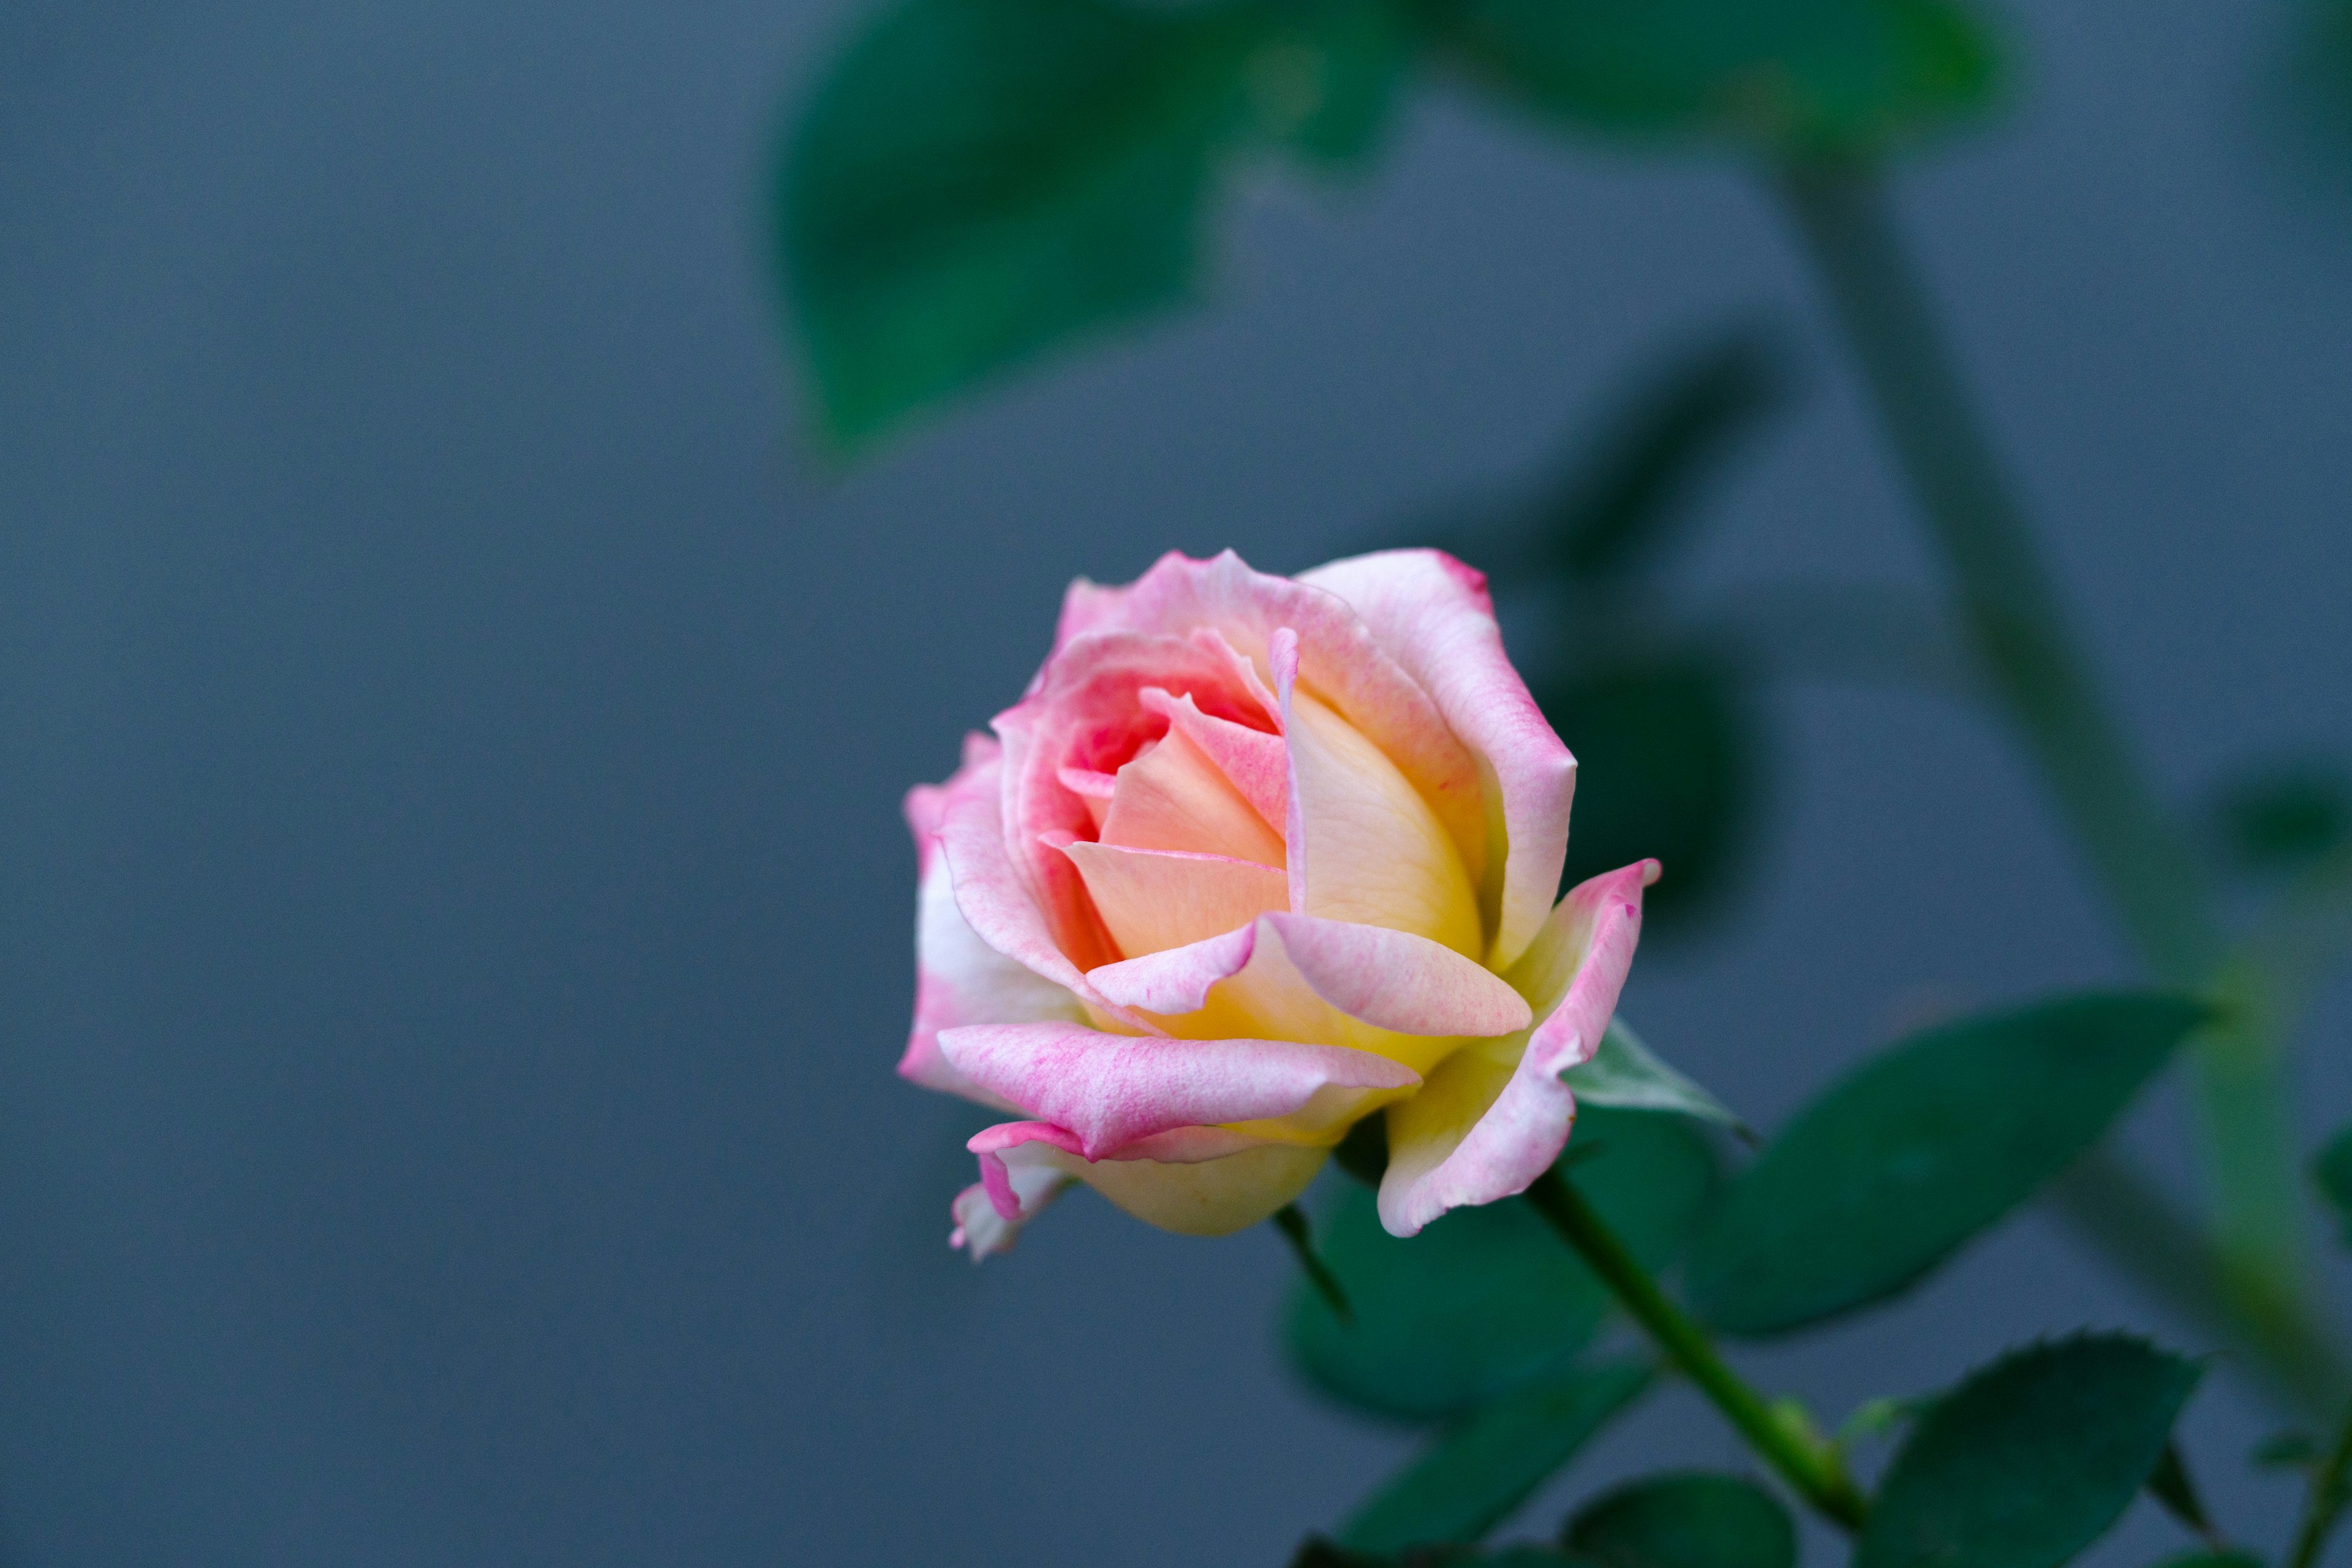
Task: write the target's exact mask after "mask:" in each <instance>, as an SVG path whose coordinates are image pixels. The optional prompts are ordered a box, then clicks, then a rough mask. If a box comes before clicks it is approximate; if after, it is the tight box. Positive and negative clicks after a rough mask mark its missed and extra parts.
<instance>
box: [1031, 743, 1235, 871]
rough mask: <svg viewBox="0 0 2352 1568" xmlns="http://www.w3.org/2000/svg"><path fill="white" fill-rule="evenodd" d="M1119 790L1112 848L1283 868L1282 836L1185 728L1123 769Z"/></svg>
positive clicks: (1105, 825) (1107, 832)
mask: <svg viewBox="0 0 2352 1568" xmlns="http://www.w3.org/2000/svg"><path fill="white" fill-rule="evenodd" d="M1236 728H1238V726H1236ZM1253 732H1254V731H1253ZM1268 739H1272V737H1270V736H1269V737H1268ZM1069 771H1070V770H1067V769H1065V770H1064V772H1065V773H1068V772H1069ZM1115 786H1116V789H1115V793H1114V794H1113V795H1112V797H1111V803H1110V811H1109V813H1108V815H1107V816H1105V817H1104V818H1103V821H1102V830H1101V833H1100V835H1099V837H1100V838H1101V840H1102V842H1103V843H1105V844H1117V845H1121V846H1124V847H1128V848H1130V849H1180V850H1190V851H1192V852H1194V853H1197V854H1203V855H1223V856H1225V857H1227V858H1231V859H1234V860H1249V861H1254V862H1255V863H1257V864H1259V865H1261V866H1279V865H1281V864H1282V836H1281V835H1280V834H1279V833H1276V831H1275V830H1274V829H1273V828H1271V827H1269V826H1266V821H1265V817H1263V816H1259V815H1258V814H1257V810H1256V808H1255V807H1254V806H1252V805H1250V803H1249V802H1248V801H1246V800H1244V798H1243V797H1242V794H1241V792H1240V791H1239V790H1237V789H1235V788H1234V786H1233V784H1232V783H1231V782H1230V781H1228V780H1227V779H1226V777H1225V775H1224V773H1223V772H1222V771H1220V770H1219V768H1218V767H1217V764H1216V763H1214V762H1213V761H1212V760H1211V759H1210V757H1209V755H1208V753H1207V752H1203V751H1202V749H1201V748H1200V747H1199V746H1198V745H1196V744H1195V743H1194V742H1192V740H1191V739H1190V738H1189V737H1187V736H1186V735H1185V733H1184V732H1183V731H1181V729H1176V728H1173V727H1171V729H1170V730H1169V731H1168V733H1167V734H1165V735H1163V736H1161V737H1160V740H1159V741H1157V742H1154V743H1153V744H1152V745H1150V747H1148V748H1147V749H1146V750H1145V751H1144V752H1143V753H1142V754H1141V755H1140V756H1139V757H1137V758H1136V759H1135V760H1134V761H1133V762H1131V763H1128V764H1127V765H1126V766H1125V767H1123V768H1121V769H1119V770H1118V778H1117V779H1116V781H1115Z"/></svg>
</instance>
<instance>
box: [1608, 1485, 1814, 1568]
mask: <svg viewBox="0 0 2352 1568" xmlns="http://www.w3.org/2000/svg"><path fill="white" fill-rule="evenodd" d="M1561 1542H1562V1544H1564V1545H1565V1546H1566V1547H1567V1548H1568V1550H1569V1552H1570V1553H1571V1554H1572V1555H1574V1556H1577V1557H1581V1558H1587V1559H1590V1560H1591V1562H1593V1563H1598V1564H1601V1568H1796V1562H1797V1527H1796V1526H1795V1524H1793V1523H1792V1522H1790V1519H1789V1510H1787V1509H1785V1508H1782V1507H1781V1506H1780V1500H1779V1499H1777V1498H1775V1497H1773V1496H1772V1494H1771V1493H1769V1492H1768V1491H1766V1490H1765V1489H1763V1488H1761V1487H1759V1486H1758V1485H1757V1484H1756V1483H1755V1482H1753V1481H1750V1480H1745V1479H1741V1478H1740V1477H1738V1476H1717V1475H1707V1474H1705V1473H1697V1472H1694V1473H1691V1474H1685V1475H1675V1476H1658V1477H1654V1478H1653V1479H1647V1480H1639V1481H1633V1482H1629V1483H1628V1484H1626V1485H1624V1486H1622V1487H1619V1488H1618V1489H1615V1490H1614V1491H1611V1492H1609V1493H1606V1494H1605V1495H1603V1496H1601V1497H1599V1498H1596V1499H1594V1500H1592V1501H1591V1502H1589V1503H1587V1504H1585V1505H1584V1506H1583V1507H1582V1508H1580V1509H1579V1510H1577V1511H1576V1513H1575V1514H1574V1515H1573V1516H1572V1517H1571V1518H1570V1520H1569V1521H1568V1525H1567V1527H1566V1529H1565V1530H1563V1531H1562V1532H1561Z"/></svg>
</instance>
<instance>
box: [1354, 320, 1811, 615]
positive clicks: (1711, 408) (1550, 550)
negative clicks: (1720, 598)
mask: <svg viewBox="0 0 2352 1568" xmlns="http://www.w3.org/2000/svg"><path fill="white" fill-rule="evenodd" d="M1792 380H1793V377H1792V375H1791V373H1790V368H1789V364H1788V361H1787V357H1786V351H1785V350H1784V348H1783V347H1782V344H1781V336H1780V333H1779V332H1777V331H1772V330H1770V329H1769V328H1766V327H1761V326H1758V325H1756V324H1754V323H1750V322H1742V323H1740V324H1738V325H1734V326H1731V327H1727V328H1724V329H1719V330H1717V331H1714V332H1711V333H1709V334H1707V335H1706V336H1705V337H1703V338H1701V339H1700V340H1698V341H1697V342H1695V343H1694V342H1687V341H1684V340H1681V339H1677V340H1676V341H1675V342H1673V343H1671V344H1669V345H1667V346H1665V347H1663V348H1660V349H1654V350H1652V351H1650V352H1648V353H1644V354H1643V357H1642V359H1641V361H1640V362H1639V363H1637V364H1636V365H1635V366H1634V367H1633V370H1632V371H1631V372H1630V373H1629V374H1625V375H1623V376H1622V377H1621V378H1619V379H1618V381H1617V383H1616V384H1613V385H1612V386H1610V387H1609V388H1607V389H1606V391H1605V392H1604V394H1603V396H1602V399H1601V409H1600V412H1599V414H1598V415H1597V416H1595V417H1594V418H1593V419H1592V420H1591V424H1590V426H1588V427H1584V428H1580V429H1578V430H1577V431H1575V432H1574V433H1573V435H1572V436H1571V437H1570V441H1569V442H1568V444H1567V447H1566V450H1565V451H1564V452H1563V453H1562V455H1561V456H1560V458H1559V459H1558V460H1557V461H1556V462H1554V463H1553V464H1551V465H1550V466H1549V468H1547V470H1546V471H1544V472H1543V473H1542V474H1540V475H1539V476H1538V478H1537V479H1535V481H1534V482H1533V483H1531V484H1528V485H1526V486H1525V487H1523V488H1521V489H1517V491H1516V492H1515V493H1513V494H1511V495H1509V496H1507V497H1504V498H1492V497H1490V498H1484V499H1481V500H1475V501H1473V502H1470V503H1468V504H1466V505H1464V506H1461V507H1459V508H1456V509H1454V510H1451V511H1441V512H1439V513H1438V514H1436V515H1434V516H1421V517H1416V518H1413V519H1412V520H1411V521H1410V522H1409V523H1407V524H1406V525H1404V526H1402V527H1400V528H1397V529H1393V530H1390V531H1385V532H1384V533H1383V534H1382V535H1381V536H1380V537H1379V538H1377V539H1374V540H1371V541H1368V544H1369V545H1370V546H1371V547H1377V548H1393V547H1402V546H1411V545H1423V544H1434V545H1436V546H1438V547H1439V548H1441V549H1444V550H1448V551H1451V552H1454V554H1456V555H1458V556H1460V557H1461V558H1462V559H1463V560H1465V561H1470V562H1475V563H1476V564H1477V566H1478V568H1479V570H1481V571H1482V572H1484V573H1486V576H1487V580H1488V582H1489V583H1491V584H1493V586H1494V588H1495V590H1496V593H1497V594H1509V593H1510V592H1512V591H1513V590H1515V589H1519V588H1526V587H1537V586H1552V587H1559V586H1562V585H1566V586H1570V587H1572V588H1575V589H1577V590H1580V591H1581V595H1582V596H1583V597H1585V598H1588V599H1589V598H1590V597H1591V593H1592V592H1593V591H1602V592H1614V591H1616V590H1618V589H1621V588H1623V587H1625V586H1627V585H1628V584H1631V583H1633V581H1634V580H1636V579H1639V578H1641V577H1643V576H1644V575H1645V574H1649V573H1651V572H1652V571H1654V569H1655V568H1656V567H1657V566H1658V565H1659V564H1660V563H1661V561H1662V560H1663V558H1664V556H1665V555H1666V554H1667V553H1668V552H1670V551H1671V550H1672V549H1673V548H1674V546H1675V544H1676V543H1678V542H1680V540H1681V539H1682V537H1683V536H1684V534H1685V531H1686V528H1687V525H1688V524H1689V522H1690V521H1691V520H1692V518H1693V517H1694V515H1695V514H1696V512H1697V511H1698V510H1699V508H1700V505H1701V503H1702V502H1703V501H1704V500H1706V494H1707V489H1708V484H1709V481H1710V480H1712V479H1715V478H1716V477H1717V475H1718V474H1720V473H1721V472H1722V471H1723V469H1724V468H1726V467H1727V465H1728V464H1729V463H1730V461H1731V459H1732V458H1734V457H1735V456H1736V455H1737V454H1738V451H1739V449H1740V448H1741V447H1742V446H1743V445H1744V444H1745V443H1746V442H1747V441H1748V440H1749V439H1750V438H1751V437H1753V436H1754V435H1755V434H1756V432H1757V430H1758V427H1759V426H1761V425H1762V423H1763V422H1764V420H1765V418H1766V417H1767V416H1769V415H1771V414H1773V413H1775V412H1777V411H1778V410H1779V409H1780V408H1781V407H1783V406H1784V405H1786V404H1787V403H1788V402H1789V400H1790V395H1791V383H1792ZM1571 613H1573V612H1571ZM1581 618H1582V617H1581V616H1579V621H1580V622H1581ZM1578 629H1580V626H1579V628H1578Z"/></svg>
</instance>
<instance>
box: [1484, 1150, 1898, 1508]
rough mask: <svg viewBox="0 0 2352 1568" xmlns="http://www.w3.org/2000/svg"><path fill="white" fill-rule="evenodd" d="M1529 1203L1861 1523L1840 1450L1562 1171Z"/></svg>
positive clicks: (1788, 1461) (1693, 1367) (1761, 1448)
mask: <svg viewBox="0 0 2352 1568" xmlns="http://www.w3.org/2000/svg"><path fill="white" fill-rule="evenodd" d="M1528 1202H1529V1203H1530V1204H1532V1205H1535V1208H1536V1212H1538V1214H1540V1215H1543V1216H1544V1218H1545V1219H1547V1220H1549V1221H1550V1222H1551V1226H1552V1228H1553V1229H1554V1230H1557V1231H1559V1234H1560V1236H1561V1237H1563V1238H1564V1239H1565V1240H1566V1241H1567V1242H1568V1244H1569V1245H1570V1247H1574V1248H1575V1249H1576V1251H1577V1254H1578V1256H1580V1258H1583V1259H1584V1261H1585V1263H1586V1264H1587V1265H1588V1266H1590V1267H1591V1269H1592V1272H1593V1273H1595V1274H1597V1275H1599V1276H1600V1277H1601V1282H1602V1283H1603V1284H1605V1285H1607V1286H1608V1287H1609V1289H1610V1290H1611V1291H1612V1292H1613V1293H1614V1294H1615V1295H1616V1297H1617V1300H1619V1301H1621V1302H1622V1303H1623V1304H1624V1307H1625V1310H1627V1311H1628V1312H1631V1313H1632V1314H1633V1321H1636V1322H1638V1323H1640V1324H1641V1325H1642V1327H1643V1329H1644V1330H1646V1331H1648V1333H1649V1335H1650V1337H1651V1338H1652V1339H1653V1340H1654V1341H1656V1342H1657V1345H1658V1348H1659V1349H1660V1350H1662V1351H1664V1352H1665V1353H1666V1354H1667V1356H1668V1357H1670V1358H1671V1359H1672V1360H1673V1361H1674V1363H1675V1365H1676V1366H1679V1367H1680V1368H1682V1370H1683V1372H1684V1373H1685V1374H1687V1375H1688V1376H1689V1378H1690V1380H1691V1382H1693V1383H1694V1384H1697V1385H1698V1389H1699V1392H1700V1393H1702V1394H1706V1396H1707V1398H1709V1399H1710V1400H1713V1401H1714V1402H1715V1406H1716V1408H1717V1409H1718V1410H1720V1411H1722V1412H1723V1414H1724V1416H1725V1418H1726V1419H1727V1420H1729V1421H1730V1423H1731V1424H1732V1426H1735V1427H1737V1428H1738V1431H1739V1434H1740V1436H1743V1437H1745V1438H1747V1439H1748V1444H1749V1446H1751V1447H1754V1448H1755V1450H1756V1451H1757V1453H1759V1454H1760V1455H1762V1456H1763V1458H1765V1460H1766V1461H1767V1462H1768V1463H1769V1464H1770V1465H1771V1467H1772V1468H1774V1469H1776V1470H1778V1471H1779V1472H1780V1478H1781V1479H1783V1480H1785V1481H1787V1482H1788V1483H1789V1484H1790V1486H1791V1487H1794V1488H1795V1489H1797V1492H1798V1494H1799V1495H1800V1496H1801V1497H1802V1498H1804V1500H1806V1501H1807V1502H1809V1503H1811V1504H1812V1506H1813V1507H1814V1508H1815V1509H1817V1510H1820V1511H1821V1512H1822V1514H1823V1515H1824V1516H1825V1517H1827V1518H1829V1519H1831V1520H1832V1521H1835V1522H1837V1523H1838V1524H1840V1525H1843V1527H1845V1528H1846V1529H1847V1530H1859V1529H1860V1528H1861V1527H1862V1522H1863V1521H1864V1519H1865V1518H1867V1517H1868V1515H1869V1512H1870V1504H1869V1501H1868V1500H1866V1499H1865V1498H1864V1496H1863V1495H1862V1492H1861V1490H1860V1489H1858V1488H1856V1487H1855V1485H1854V1484H1853V1479H1852V1478H1850V1477H1849V1476H1847V1474H1846V1473H1845V1466H1844V1464H1843V1461H1842V1460H1840V1458H1838V1453H1837V1450H1836V1448H1834V1447H1832V1446H1831V1445H1830V1443H1829V1442H1828V1441H1827V1440H1826V1439H1824V1438H1823V1437H1822V1436H1821V1435H1820V1434H1819V1433H1817V1432H1815V1431H1813V1430H1812V1428H1811V1423H1810V1422H1806V1421H1804V1420H1803V1419H1802V1417H1801V1416H1792V1415H1791V1414H1790V1412H1788V1411H1787V1410H1785V1409H1775V1408H1774V1406H1773V1405H1770V1404H1769V1403H1768V1402H1767V1401H1766V1400H1765V1398H1764V1396H1763V1395H1762V1394H1759V1393H1757V1392H1756V1390H1755V1389H1754V1388H1752V1387H1750V1386H1748V1383H1747V1382H1746V1381H1745V1380H1744V1379H1742V1378H1741V1377H1740V1375H1739V1374H1738V1373H1736V1372H1734V1371H1732V1370H1731V1368H1730V1367H1728V1366H1727V1365H1726V1364H1725V1363H1724V1360H1723V1358H1722V1357H1721V1356H1720V1355H1717V1353H1716V1350H1715V1346H1714V1344H1713V1343H1712V1342H1709V1341H1708V1339H1707V1337H1706V1331H1705V1330H1703V1329H1701V1328H1700V1327H1699V1326H1698V1325H1697V1324H1696V1323H1695V1322H1693V1321H1691V1320H1690V1318H1689V1317H1688V1316H1687V1315H1685V1313H1684V1311H1683V1310H1682V1309H1681V1308H1679V1307H1677V1306H1675V1304H1674V1302H1672V1301H1671V1300H1667V1298H1666V1293H1665V1292H1664V1291H1663V1290H1661V1289H1658V1284H1657V1281H1656V1280H1654V1279H1651V1278H1650V1273H1649V1270H1648V1269H1646V1268H1643V1267H1642V1265H1641V1264H1640V1263H1639V1262H1638V1261H1636V1260H1635V1258H1634V1257H1633V1254H1632V1253H1631V1252H1629V1251H1627V1250H1626V1247H1625V1244H1624V1243H1623V1242H1622V1241H1620V1240H1618V1239H1617V1234H1616V1232H1614V1231H1612V1230H1611V1229H1610V1228H1609V1226H1608V1223H1607V1222H1606V1221H1604V1220H1603V1219H1602V1218H1601V1216H1600V1215H1598V1214H1596V1213H1594V1212H1593V1210H1592V1206H1591V1205H1590V1204H1587V1203H1586V1202H1585V1201H1584V1198H1583V1196H1582V1194H1580V1193H1578V1192H1577V1190H1576V1188H1575V1187H1574V1186H1573V1185H1571V1184H1570V1182H1569V1180H1568V1178H1567V1177H1565V1176H1563V1175H1561V1174H1560V1173H1559V1171H1558V1170H1557V1169H1553V1170H1549V1171H1546V1172H1545V1173H1543V1174H1542V1175H1541V1176H1538V1178H1537V1179H1536V1182H1535V1184H1534V1185H1533V1186H1531V1187H1529V1188H1528Z"/></svg>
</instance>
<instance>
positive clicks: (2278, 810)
mask: <svg viewBox="0 0 2352 1568" xmlns="http://www.w3.org/2000/svg"><path fill="white" fill-rule="evenodd" d="M2210 816H2211V819H2212V824H2213V828H2214V831H2215V833H2216V834H2217V836H2218V837H2219V838H2220V839H2221V844H2222V846H2223V847H2224V848H2225V849H2226V850H2227V851H2228V853H2229V855H2230V858H2231V859H2232V860H2234V861H2235V862H2237V864H2239V865H2240V866H2242V867H2243V868H2245V869H2247V870H2250V871H2257V872H2274V871H2294V870H2298V869H2300V868H2303V867H2305V866H2308V865H2310V864H2311V863H2312V862H2313V861H2315V860H2317V859H2318V858H2320V857H2322V856H2324V855H2326V853H2327V852H2328V851H2330V850H2332V849H2335V848H2336V847H2338V846H2340V845H2342V844H2344V843H2346V842H2347V840H2352V779H2347V778H2346V776H2345V774H2344V770H2343V769H2342V768H2341V767H2340V766H2338V765H2336V763H2333V762H2329V761H2327V760H2326V759H2322V758H2303V759H2298V760H2295V761H2291V762H2284V763H2275V764H2273V765H2272V766H2269V767H2266V768H2263V769H2260V770H2258V771H2256V772H2253V773H2248V774H2246V775H2244V776H2243V777H2242V778H2238V779H2235V780H2233V781H2231V783H2230V784H2226V785H2224V786H2223V787H2222V788H2221V790H2219V791H2218V792H2217V793H2216V794H2215V795H2214V798H2213V801H2212V803H2211V805H2210Z"/></svg>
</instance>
